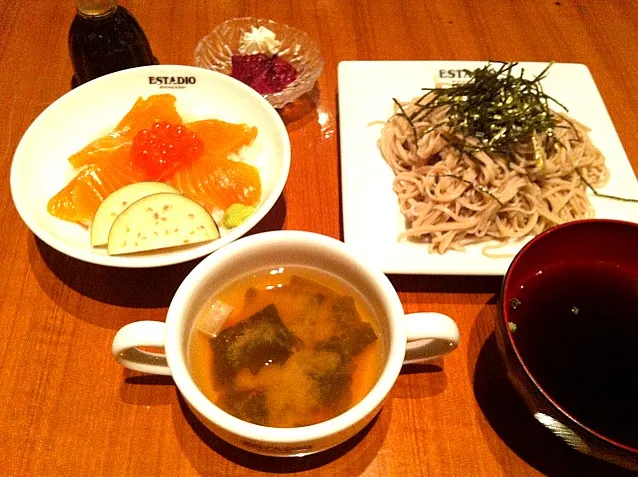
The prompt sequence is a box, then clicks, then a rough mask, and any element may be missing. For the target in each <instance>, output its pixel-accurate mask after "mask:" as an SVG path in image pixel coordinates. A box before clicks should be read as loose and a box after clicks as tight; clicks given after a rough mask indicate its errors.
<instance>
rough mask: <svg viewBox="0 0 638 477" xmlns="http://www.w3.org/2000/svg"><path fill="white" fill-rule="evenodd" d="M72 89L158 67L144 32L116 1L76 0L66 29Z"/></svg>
mask: <svg viewBox="0 0 638 477" xmlns="http://www.w3.org/2000/svg"><path fill="white" fill-rule="evenodd" d="M69 52H70V54H71V62H72V63H73V71H74V76H73V86H77V85H80V84H82V83H86V82H87V81H90V80H92V79H95V78H97V77H99V76H103V75H105V74H108V73H113V72H115V71H119V70H124V69H127V68H134V67H136V66H147V65H152V64H157V59H156V58H155V57H154V56H153V53H152V52H151V47H150V45H149V43H148V40H147V39H146V35H144V31H143V30H142V28H141V27H140V25H139V24H138V23H137V21H136V20H135V18H133V15H131V14H130V13H129V12H128V10H126V9H125V8H124V7H122V6H120V5H118V4H117V2H116V1H115V0H78V1H77V14H76V15H75V18H74V19H73V23H72V24H71V28H70V30H69Z"/></svg>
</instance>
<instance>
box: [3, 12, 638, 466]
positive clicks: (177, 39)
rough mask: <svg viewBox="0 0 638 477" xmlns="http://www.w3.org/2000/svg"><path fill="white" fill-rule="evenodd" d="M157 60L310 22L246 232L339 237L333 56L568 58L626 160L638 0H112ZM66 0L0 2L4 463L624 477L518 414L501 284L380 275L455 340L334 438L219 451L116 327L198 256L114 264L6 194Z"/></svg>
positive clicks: (63, 36)
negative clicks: (272, 172) (267, 193)
mask: <svg viewBox="0 0 638 477" xmlns="http://www.w3.org/2000/svg"><path fill="white" fill-rule="evenodd" d="M121 3H122V5H124V6H126V7H127V8H128V9H129V10H130V11H131V12H132V13H133V14H134V15H135V16H136V18H137V19H138V21H139V22H140V24H141V25H142V26H143V28H144V30H145V31H146V34H147V36H148V38H149V40H150V42H151V44H152V47H153V50H154V53H155V54H156V56H157V57H158V58H159V60H160V62H162V63H177V64H193V50H194V48H195V45H196V43H197V41H198V40H199V38H201V37H202V36H204V35H205V34H207V33H208V32H209V31H210V30H211V28H212V27H213V26H214V25H216V24H217V23H219V22H221V21H223V20H225V19H228V18H232V17H239V16H247V15H251V16H257V17H264V18H272V19H274V20H277V21H281V22H284V23H288V24H290V25H293V26H295V27H298V28H301V29H303V30H305V31H307V32H308V33H309V34H310V35H311V36H312V37H313V38H315V39H316V40H317V41H318V42H319V44H320V46H321V49H322V52H323V55H324V58H325V62H326V64H325V70H324V73H323V74H322V76H321V78H320V80H319V83H318V89H317V91H316V92H315V94H314V96H313V97H309V98H306V102H305V103H304V102H300V103H298V104H296V105H292V106H291V107H289V108H287V109H286V110H284V111H283V112H282V116H283V117H284V119H285V121H286V124H287V128H288V131H289V133H290V139H291V144H292V156H293V162H292V167H291V170H290V177H289V180H288V183H287V185H286V188H285V191H284V194H283V197H282V198H281V199H280V201H279V202H278V203H277V206H276V207H275V209H274V210H273V212H272V213H270V214H269V215H268V217H267V218H266V219H265V220H264V222H262V224H260V226H259V230H269V229H280V228H286V229H304V230H310V231H314V232H318V233H322V234H325V235H329V236H332V237H336V238H340V237H342V226H341V214H340V183H339V148H338V117H337V96H336V91H337V75H336V71H337V64H338V62H339V61H342V60H353V59H358V60H372V59H376V60H418V59H423V60H430V59H451V60H487V59H498V60H519V61H549V60H556V61H561V62H577V63H585V64H586V65H587V66H588V67H589V68H590V70H591V71H592V74H593V76H594V79H595V80H596V82H597V84H598V86H599V89H600V92H601V94H602V97H603V99H604V100H605V103H606V105H607V107H608V109H609V112H610V114H611V117H612V119H613V121H614V124H615V126H616V128H617V130H618V134H619V136H620V138H621V141H622V143H623V145H624V147H625V149H626V151H627V154H628V155H629V157H630V160H631V162H632V165H633V168H634V171H638V132H637V131H638V99H637V98H638V96H637V95H636V91H638V61H637V58H638V57H637V56H636V51H637V50H638V7H637V6H636V3H635V2H633V1H631V0H625V1H621V0H609V1H605V2H601V1H595V0H560V1H551V0H528V1H522V0H519V1H514V0H474V1H463V0H449V1H444V0H434V1H427V2H426V1H423V0H421V1H416V0H406V1H402V2H387V1H373V0H369V1H356V0H355V1H352V2H337V1H331V0H307V1H304V2H294V1H278V2H256V1H248V0H244V1H241V0H226V1H223V2H212V1H204V0H181V1H179V2H160V1H152V0H138V1H135V0H129V1H125V0H122V2H121ZM73 15H74V3H73V2H72V1H71V0H39V1H38V2H27V1H26V0H14V1H8V0H0V18H2V21H1V23H0V85H2V87H1V88H0V104H1V105H2V112H1V114H0V130H1V131H2V132H3V134H2V136H1V137H0V154H1V156H0V160H1V161H2V163H1V166H2V167H0V180H1V184H2V187H0V216H1V219H2V222H1V224H2V240H1V241H0V264H1V267H0V282H2V283H3V284H4V286H3V287H2V289H1V290H0V317H1V318H0V474H1V475H12V476H13V475H16V476H23V475H27V476H29V475H37V476H67V475H76V476H80V475H91V476H96V475H107V476H116V475H117V476H121V475H135V476H143V475H153V476H159V475H167V476H168V475H170V476H174V475H180V476H191V475H202V476H203V475H228V476H234V475H249V476H250V475H264V474H267V473H285V474H289V475H297V474H301V473H304V474H306V475H311V476H312V475H326V476H330V475H334V476H343V475H365V476H395V475H396V476H407V475H409V476H419V475H435V476H470V475H472V476H474V475H481V476H483V475H484V476H506V475H507V476H509V475H516V476H524V475H541V474H547V475H579V476H585V475H606V476H609V475H628V474H626V473H624V472H622V471H621V470H619V469H616V468H612V467H610V466H608V465H605V464H603V463H600V462H597V461H593V460H591V459H589V458H586V457H583V456H580V455H577V454H575V453H573V452H572V451H570V450H568V449H567V448H565V447H564V446H563V445H562V444H561V443H559V442H558V441H556V440H555V439H554V438H553V437H552V436H550V435H548V434H547V433H545V432H544V431H543V429H540V428H539V427H538V426H537V425H536V424H535V423H534V422H533V421H532V420H531V418H530V417H529V416H528V414H527V413H526V412H525V409H524V407H523V405H522V403H521V401H520V399H519V398H518V397H517V396H516V394H515V393H514V391H513V390H512V388H511V386H510V385H509V384H508V381H507V377H506V374H505V372H504V371H503V368H502V366H501V364H500V361H499V359H498V355H497V352H496V348H495V343H494V338H493V334H492V332H493V321H494V319H495V318H496V314H497V302H498V293H499V287H500V279H497V278H476V277H422V278H415V277H405V276H392V277H391V280H392V282H393V284H394V285H395V287H396V288H397V290H399V292H400V296H401V299H402V301H403V303H404V307H405V310H406V311H408V312H411V311H417V310H424V309H430V310H433V311H439V312H443V313H446V314H448V315H450V316H452V317H454V318H455V319H456V320H457V321H458V324H459V327H460V329H461V333H462V343H461V346H460V348H459V349H458V350H457V351H456V352H455V353H453V354H452V355H450V356H448V357H446V358H445V359H444V360H440V361H438V362H436V363H435V364H433V365H428V366H421V367H418V366H416V367H414V366H413V367H410V368H406V369H405V370H404V372H402V374H401V375H400V376H399V378H398V381H397V383H396V385H395V387H394V389H393V391H392V394H391V398H390V399H389V400H388V402H387V404H386V406H385V407H384V408H383V410H382V412H381V413H380V414H379V415H378V416H377V418H376V419H375V420H374V421H373V422H372V423H371V425H369V426H368V427H367V428H366V429H365V430H364V431H363V432H362V433H360V434H359V435H357V436H356V437H355V438H354V439H352V440H351V441H349V442H347V443H345V444H343V445H341V446H339V447H337V448H335V449H332V450H330V451H327V452H325V453H323V454H320V455H316V456H310V457H307V458H303V459H276V458H267V457H260V456H256V455H252V454H248V453H246V452H243V451H240V450H238V449H235V448H233V447H232V446H230V445H228V444H226V443H224V442H223V441H221V440H220V439H218V438H217V437H215V436H214V435H212V434H211V433H210V432H209V431H207V430H206V429H205V428H204V427H203V426H202V425H201V424H200V423H199V422H198V421H197V420H196V419H195V417H194V416H193V415H192V414H191V413H190V411H188V409H187V408H186V406H185V404H184V402H183V400H182V399H181V398H180V396H179V393H178V392H177V391H176V388H175V386H174V384H173V382H172V380H171V379H170V378H158V377H150V376H142V375H139V374H136V373H133V372H129V371H124V370H123V369H122V368H121V367H119V366H118V365H117V364H116V363H115V361H114V360H113V359H112V357H111V353H110V346H111V340H112V338H113V336H114V334H115V331H116V330H117V329H118V328H120V327H121V326H123V325H124V324H126V323H128V322H131V321H135V320H140V319H150V320H163V318H164V314H165V312H166V309H167V306H168V304H169V302H170V299H171V296H172V294H173V293H174V292H175V290H176V288H177V286H178V285H179V283H180V281H181V280H182V279H183V278H184V277H185V276H186V274H187V273H188V272H189V271H190V270H191V269H192V268H193V266H194V265H195V263H186V264H182V265H178V266H173V267H165V268H162V269H159V270H151V271H149V270H115V269H110V268H105V267H98V266H93V265H89V264H85V263H82V262H78V261H76V260H74V259H71V258H68V257H66V256H64V255H61V254H60V253H58V252H57V251H55V250H53V249H51V248H50V247H49V246H47V245H46V244H44V243H42V242H41V241H39V240H38V239H36V238H34V236H33V234H32V233H31V232H30V231H29V230H28V229H27V228H26V226H25V225H24V223H23V222H22V221H21V219H20V218H19V216H18V214H17V212H16V210H15V208H14V207H13V204H12V200H11V193H10V188H9V171H10V166H11V160H12V157H13V152H14V151H15V148H16V146H17V144H18V141H19V140H20V137H21V136H22V134H23V133H24V132H25V130H26V129H27V127H28V126H29V124H30V123H31V122H32V121H33V120H34V119H35V118H36V117H37V115H38V114H39V113H40V112H42V111H43V110H44V109H45V108H46V107H47V106H48V105H50V104H51V103H52V102H53V101H55V100H56V99H57V98H59V97H60V96H62V95H63V94H64V93H66V92H67V91H69V89H70V80H71V74H72V71H71V65H70V61H69V58H68V50H67V32H68V27H69V25H70V23H71V20H72V18H73Z"/></svg>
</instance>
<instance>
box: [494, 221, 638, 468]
mask: <svg viewBox="0 0 638 477" xmlns="http://www.w3.org/2000/svg"><path fill="white" fill-rule="evenodd" d="M608 273H611V274H610V275H607V274H608ZM610 277H611V278H610ZM592 287H593V288H592ZM596 293H598V294H600V293H602V295H601V296H598V295H596ZM621 295H622V296H621ZM567 296H569V297H568V298H567ZM594 296H595V297H594ZM572 299H573V301H574V305H573V306H572V305H571V301H568V302H566V301H565V300H572ZM581 302H583V303H588V305H587V306H588V307H589V309H591V308H592V307H593V308H596V310H597V311H596V313H598V314H597V315H596V318H595V319H590V316H589V315H587V311H588V309H585V310H583V309H579V306H580V303H581ZM566 303H569V306H568V307H567V308H566V306H565V305H566ZM618 303H622V307H623V308H618V306H621V305H618ZM607 310H609V312H608V313H607ZM570 315H573V317H572V316H570ZM598 315H600V316H598ZM616 315H618V316H620V318H616ZM572 318H573V320H572ZM564 320H572V321H571V322H568V324H569V326H571V328H569V327H567V325H566V324H565V323H566V322H565V321H564ZM615 320H618V321H615ZM588 327H589V328H588ZM570 330H571V331H570ZM637 330H638V224H635V223H629V222H621V221H614V220H598V219H593V220H582V221H576V222H571V223H567V224H564V225H560V226H557V227H554V228H552V229H550V230H548V231H547V232H545V233H543V234H541V235H539V236H537V237H536V238H534V239H533V240H532V241H530V242H529V243H528V244H527V245H526V246H525V247H524V248H523V249H522V250H521V251H520V252H519V253H518V254H517V256H516V257H515V258H514V260H513V261H512V263H511V265H510V267H509V269H508V271H507V274H506V275H505V278H504V281H503V287H502V291H501V303H500V316H499V319H498V323H497V326H496V338H497V342H498V347H499V351H500V353H501V355H502V357H503V359H504V361H505V364H506V366H507V370H508V376H509V377H510V379H511V381H512V383H513V385H514V387H515V388H516V389H517V391H518V392H519V393H520V395H521V396H522V397H523V399H524V401H525V403H526V405H527V407H528V408H529V410H530V411H531V412H532V414H533V416H534V417H535V418H536V420H538V421H539V422H540V423H541V424H543V425H544V426H545V427H546V428H548V429H549V430H550V431H552V432H553V433H554V434H555V435H557V436H558V437H560V438H561V439H562V440H563V441H564V442H566V443H567V444H568V445H570V446H571V447H573V448H574V449H577V450H578V451H580V452H583V453H585V454H588V455H592V456H594V457H597V458H600V459H603V460H606V461H609V462H612V463H614V464H617V465H620V466H623V467H626V468H630V469H634V470H638V445H636V442H638V427H636V428H635V429H633V428H632V429H629V428H628V427H627V428H625V429H624V434H623V433H622V432H621V433H620V434H618V433H617V432H616V430H617V428H618V427H619V426H620V428H621V431H622V426H626V425H627V422H629V423H633V422H634V421H632V419H633V420H636V419H638V410H636V411H633V410H630V412H629V415H628V416H627V417H626V419H625V420H623V419H624V416H621V417H620V418H619V416H618V415H615V414H614V413H615V412H617V411H616V409H617V408H618V406H616V405H614V404H613V403H614V402H620V403H623V402H624V403H625V404H627V403H629V402H630V401H629V400H630V399H631V400H632V401H633V403H634V406H633V408H631V409H638V395H636V394H635V393H634V391H635V390H636V389H638V354H636V352H635V346H636V345H638V342H636V343H634V344H633V346H631V340H632V338H630V336H629V335H631V336H635V334H636V332H637ZM632 333H633V335H632ZM607 335H609V337H610V339H607V341H605V340H606V338H605V336H607ZM552 340H553V341H552ZM623 340H624V341H623ZM615 342H617V343H619V345H618V347H615V345H612V344H613V343H615ZM592 343H593V345H592ZM569 359H573V360H574V361H572V362H570V363H567V362H565V363H563V362H562V360H569ZM599 365H600V366H602V367H600V366H599ZM561 366H562V367H561ZM581 366H582V367H583V369H579V367H581ZM616 368H618V369H621V370H622V374H620V375H619V374H615V375H614V374H613V372H614V371H615V369H616ZM578 373H581V374H580V375H579V374H578ZM627 373H629V374H630V376H631V383H635V384H631V383H630V384H629V387H627V386H626V385H625V384H626V383H621V384H622V385H623V386H625V387H619V388H618V389H620V390H621V391H614V389H616V388H614V386H615V385H616V383H617V382H618V379H620V380H621V381H622V379H624V376H626V374H627ZM618 376H620V378H618ZM581 377H584V380H583V379H581ZM570 380H571V381H570ZM579 380H580V381H579ZM605 380H607V381H605ZM585 382H586V384H584V383H585ZM628 382H629V381H628ZM573 383H575V384H573ZM598 384H601V385H600V386H598ZM580 385H583V389H586V390H588V392H587V393H581V394H579V393H580V391H581V388H579V386H580ZM619 386H620V385H619ZM632 386H633V387H632ZM599 388H602V389H603V390H604V392H607V393H608V394H610V395H611V397H609V399H608V398H607V397H604V396H603V395H602V394H601V395H600V396H603V398H601V400H600V401H596V399H598V396H599V394H596V393H597V392H598V391H599ZM627 389H629V391H627ZM590 390H591V392H589V391H590ZM613 392H617V394H618V395H617V396H614V395H613V394H611V393H613ZM630 392H631V394H632V396H629V395H628V394H629V393H630ZM613 399H616V401H614V400H613ZM614 423H615V424H614ZM614 425H615V426H616V428H614V427H613V426H614ZM610 429H612V430H610ZM614 432H616V433H614ZM619 435H620V436H622V438H619Z"/></svg>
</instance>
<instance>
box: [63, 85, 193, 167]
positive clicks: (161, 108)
mask: <svg viewBox="0 0 638 477" xmlns="http://www.w3.org/2000/svg"><path fill="white" fill-rule="evenodd" d="M158 122H168V123H172V124H182V118H181V116H180V115H179V113H178V112H177V109H176V107H175V96H173V95H172V94H156V95H152V96H149V97H148V98H147V99H143V98H141V97H140V98H138V99H137V101H136V102H135V104H134V105H133V107H132V108H131V109H130V110H129V112H128V113H126V115H125V116H124V117H123V118H122V119H121V121H120V122H119V123H118V124H117V126H115V128H114V129H113V130H112V131H111V132H110V133H109V134H107V135H105V136H102V137H100V138H98V139H96V140H95V141H93V142H91V143H90V144H89V145H88V146H86V147H84V148H82V149H81V150H80V151H78V152H76V153H75V154H73V155H72V156H71V157H69V162H70V163H71V165H72V166H73V167H76V168H78V167H81V166H83V165H86V164H93V163H96V162H99V161H100V160H101V158H102V156H104V155H108V154H111V153H112V152H114V151H115V150H116V149H118V148H119V147H122V146H123V145H125V144H126V143H129V142H130V141H131V140H132V139H133V136H135V134H136V133H137V132H138V131H140V130H141V129H147V128H150V127H151V126H153V125H154V124H155V123H158Z"/></svg>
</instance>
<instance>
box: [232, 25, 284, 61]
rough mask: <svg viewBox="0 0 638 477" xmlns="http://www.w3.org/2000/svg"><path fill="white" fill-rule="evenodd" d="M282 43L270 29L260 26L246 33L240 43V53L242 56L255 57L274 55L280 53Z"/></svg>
mask: <svg viewBox="0 0 638 477" xmlns="http://www.w3.org/2000/svg"><path fill="white" fill-rule="evenodd" d="M280 45H281V42H280V41H279V40H277V39H276V38H275V34H274V33H273V32H272V31H270V30H269V29H268V28H266V27H263V26H260V27H259V28H256V27H253V28H252V30H251V31H247V32H246V33H244V36H243V37H242V39H241V41H240V42H239V53H240V54H241V55H254V54H256V53H264V54H266V55H274V54H276V53H278V52H279V46H280Z"/></svg>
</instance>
